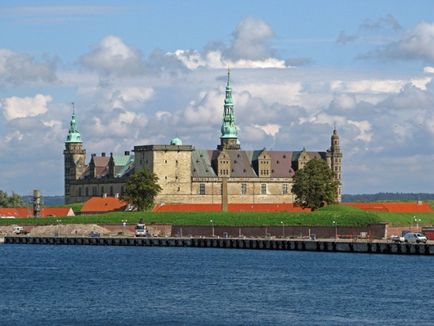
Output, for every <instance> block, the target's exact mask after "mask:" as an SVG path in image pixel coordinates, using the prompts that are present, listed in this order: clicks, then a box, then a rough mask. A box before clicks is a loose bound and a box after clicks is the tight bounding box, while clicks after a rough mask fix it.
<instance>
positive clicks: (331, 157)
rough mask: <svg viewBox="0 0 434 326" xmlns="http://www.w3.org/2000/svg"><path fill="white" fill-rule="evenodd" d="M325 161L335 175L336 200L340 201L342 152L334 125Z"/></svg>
mask: <svg viewBox="0 0 434 326" xmlns="http://www.w3.org/2000/svg"><path fill="white" fill-rule="evenodd" d="M327 162H328V164H329V166H330V169H331V170H332V171H333V172H334V174H335V175H336V180H337V181H339V183H340V184H339V188H338V202H340V201H341V199H342V152H341V146H340V144H339V135H338V132H337V131H336V127H334V129H333V134H332V136H331V138H330V149H329V150H328V151H327Z"/></svg>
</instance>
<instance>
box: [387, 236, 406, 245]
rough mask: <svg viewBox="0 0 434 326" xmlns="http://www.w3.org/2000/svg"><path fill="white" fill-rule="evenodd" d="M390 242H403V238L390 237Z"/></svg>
mask: <svg viewBox="0 0 434 326" xmlns="http://www.w3.org/2000/svg"><path fill="white" fill-rule="evenodd" d="M390 240H392V241H393V242H397V243H401V242H405V238H404V237H403V236H399V235H392V236H391V237H390Z"/></svg>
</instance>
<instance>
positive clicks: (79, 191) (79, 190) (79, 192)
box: [78, 187, 81, 197]
mask: <svg viewBox="0 0 434 326" xmlns="http://www.w3.org/2000/svg"><path fill="white" fill-rule="evenodd" d="M78 197H81V187H79V188H78Z"/></svg>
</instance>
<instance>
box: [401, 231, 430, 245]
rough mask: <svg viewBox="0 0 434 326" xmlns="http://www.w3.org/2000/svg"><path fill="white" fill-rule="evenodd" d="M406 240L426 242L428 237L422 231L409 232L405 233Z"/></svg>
mask: <svg viewBox="0 0 434 326" xmlns="http://www.w3.org/2000/svg"><path fill="white" fill-rule="evenodd" d="M404 240H405V242H408V243H426V241H427V238H426V236H424V235H423V234H422V233H418V232H409V233H406V234H405V235H404Z"/></svg>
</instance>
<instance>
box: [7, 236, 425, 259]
mask: <svg viewBox="0 0 434 326" xmlns="http://www.w3.org/2000/svg"><path fill="white" fill-rule="evenodd" d="M4 243H5V244H40V245H91V246H92V245H93V246H138V247H194V248H226V249H252V250H290V251H291V250H295V251H322V252H347V253H377V254H401V255H434V244H408V243H392V242H388V241H372V242H371V241H360V240H359V241H350V240H348V241H344V240H337V241H335V240H307V239H306V240H305V239H265V238H216V237H190V238H186V237H184V238H180V237H177V238H174V237H146V238H133V237H99V238H92V237H54V236H53V237H50V236H39V237H35V236H7V237H5V238H4Z"/></svg>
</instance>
